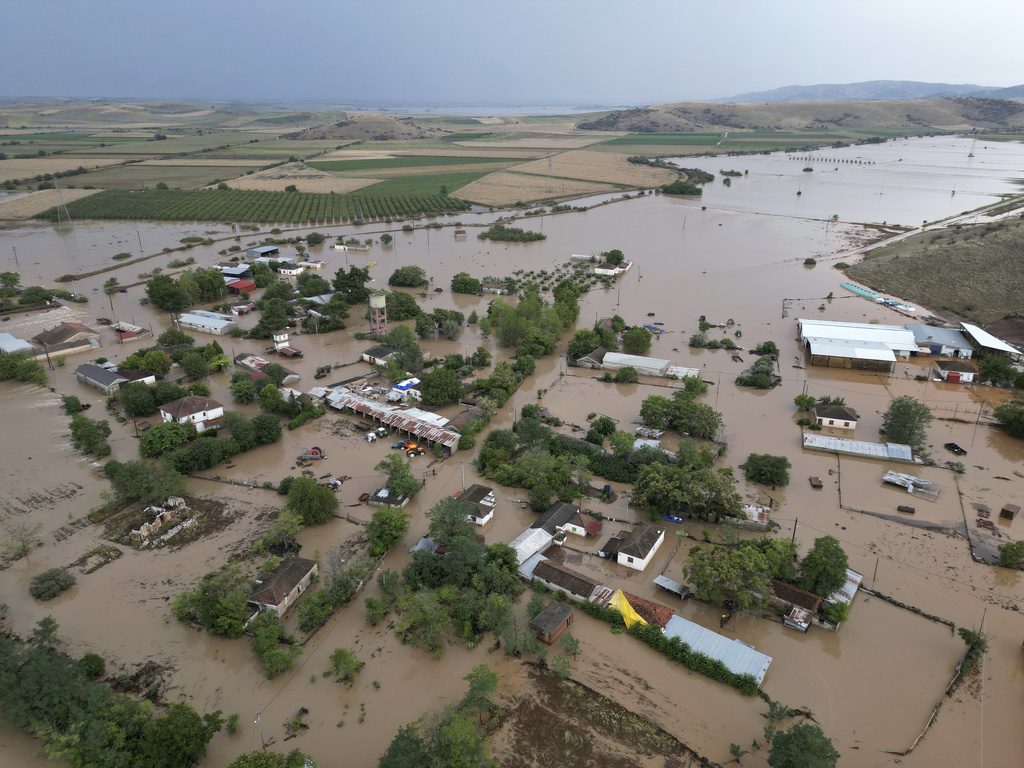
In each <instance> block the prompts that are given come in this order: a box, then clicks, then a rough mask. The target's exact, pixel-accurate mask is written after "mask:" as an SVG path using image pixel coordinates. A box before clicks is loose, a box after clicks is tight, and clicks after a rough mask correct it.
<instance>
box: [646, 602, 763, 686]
mask: <svg viewBox="0 0 1024 768" xmlns="http://www.w3.org/2000/svg"><path fill="white" fill-rule="evenodd" d="M665 635H666V636H667V637H678V638H679V639H680V640H682V641H683V642H684V643H686V644H687V645H688V646H690V648H692V649H693V650H695V651H697V652H698V653H703V654H704V655H705V656H709V657H711V658H712V659H718V660H719V661H720V662H722V663H723V664H725V666H726V668H727V669H728V670H729V671H730V672H734V673H735V674H737V675H753V676H754V679H756V680H757V684H758V685H760V684H761V681H762V680H764V676H765V675H766V674H767V673H768V665H769V664H771V663H772V657H771V656H766V655H765V654H763V653H761V652H760V651H756V650H754V649H753V648H751V647H750V646H749V645H746V644H745V643H742V642H740V641H739V640H734V639H732V638H729V637H725V636H723V635H720V634H718V633H717V632H712V631H711V630H710V629H705V628H704V627H702V626H701V625H700V624H695V623H693V622H692V621H688V620H687V619H684V618H682V617H681V616H677V615H675V614H673V616H672V618H671V619H669V621H668V624H666V625H665Z"/></svg>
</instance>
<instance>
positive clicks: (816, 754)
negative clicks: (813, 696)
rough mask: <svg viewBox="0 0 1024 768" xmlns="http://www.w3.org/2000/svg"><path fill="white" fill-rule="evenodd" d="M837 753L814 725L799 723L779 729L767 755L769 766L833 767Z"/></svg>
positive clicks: (788, 767)
mask: <svg viewBox="0 0 1024 768" xmlns="http://www.w3.org/2000/svg"><path fill="white" fill-rule="evenodd" d="M837 760H839V753H838V752H836V750H835V747H833V746H832V741H831V739H829V738H828V737H827V736H826V735H825V733H824V732H823V731H822V730H821V728H819V727H818V726H816V725H812V724H810V723H800V724H798V725H794V726H793V727H792V728H790V729H789V730H786V731H779V732H778V733H776V734H775V737H774V738H773V739H772V750H771V753H770V754H769V755H768V765H770V766H771V768H834V766H835V764H836V761H837Z"/></svg>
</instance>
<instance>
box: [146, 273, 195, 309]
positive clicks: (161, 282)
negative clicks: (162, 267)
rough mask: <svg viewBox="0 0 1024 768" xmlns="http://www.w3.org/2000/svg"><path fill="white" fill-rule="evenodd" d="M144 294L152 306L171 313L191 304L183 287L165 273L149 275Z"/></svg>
mask: <svg viewBox="0 0 1024 768" xmlns="http://www.w3.org/2000/svg"><path fill="white" fill-rule="evenodd" d="M146 296H148V297H149V300H150V302H152V304H153V306H155V307H157V308H158V309H162V310H164V311H166V312H171V313H178V312H182V311H183V310H185V309H187V308H188V307H189V306H190V304H191V301H190V299H189V296H188V293H186V291H185V289H184V288H182V287H181V286H180V285H179V284H178V283H176V282H175V281H174V279H173V278H171V277H168V276H167V275H156V276H154V277H151V278H150V279H149V281H148V282H147V283H146Z"/></svg>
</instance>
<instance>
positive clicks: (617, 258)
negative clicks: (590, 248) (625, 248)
mask: <svg viewBox="0 0 1024 768" xmlns="http://www.w3.org/2000/svg"><path fill="white" fill-rule="evenodd" d="M625 258H626V257H625V255H624V254H623V253H622V251H620V250H619V249H618V248H613V249H612V250H610V251H604V252H603V253H602V254H601V259H602V260H603V261H605V262H607V263H608V264H611V265H612V266H618V265H619V264H621V263H622V262H623V260H625Z"/></svg>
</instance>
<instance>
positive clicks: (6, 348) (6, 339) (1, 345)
mask: <svg viewBox="0 0 1024 768" xmlns="http://www.w3.org/2000/svg"><path fill="white" fill-rule="evenodd" d="M31 351H32V345H31V344H30V343H28V342H27V341H25V340H24V339H19V338H18V337H17V336H13V335H11V334H9V333H0V352H6V353H8V354H14V353H16V352H31Z"/></svg>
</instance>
